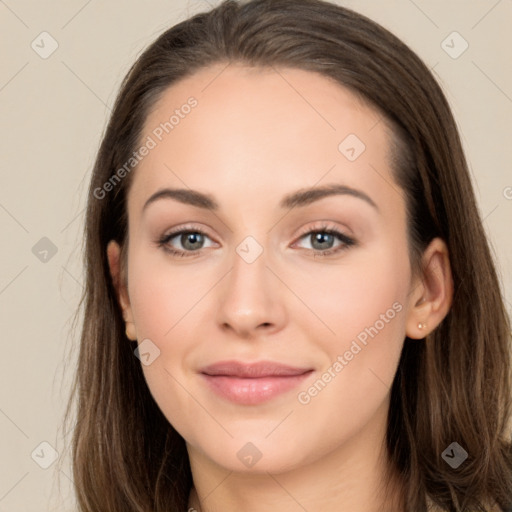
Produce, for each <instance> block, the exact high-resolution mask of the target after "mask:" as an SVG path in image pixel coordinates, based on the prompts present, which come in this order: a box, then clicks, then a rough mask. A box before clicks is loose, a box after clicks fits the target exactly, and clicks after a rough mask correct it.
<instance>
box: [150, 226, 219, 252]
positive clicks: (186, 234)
mask: <svg viewBox="0 0 512 512" xmlns="http://www.w3.org/2000/svg"><path fill="white" fill-rule="evenodd" d="M207 238H208V239H209V238H210V237H209V236H208V235H207V234H206V233H205V232H204V231H202V230H201V229H199V228H195V227H193V226H188V227H183V228H181V229H179V230H176V231H173V232H171V233H168V234H166V235H164V236H163V237H161V238H160V239H159V240H158V241H157V244H158V246H159V247H162V248H163V249H164V250H165V251H167V252H169V253H171V254H172V255H173V256H181V257H185V258H186V257H190V256H195V254H193V253H200V252H201V250H202V249H204V242H205V239H207ZM174 239H176V241H175V242H174V244H176V243H178V245H181V248H179V247H178V248H175V247H173V246H172V244H171V242H172V241H173V240H174Z"/></svg>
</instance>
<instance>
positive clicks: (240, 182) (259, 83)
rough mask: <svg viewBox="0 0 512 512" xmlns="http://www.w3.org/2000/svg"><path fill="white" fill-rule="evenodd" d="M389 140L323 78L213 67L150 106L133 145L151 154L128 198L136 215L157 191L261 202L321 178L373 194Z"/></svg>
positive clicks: (353, 100) (386, 173)
mask: <svg viewBox="0 0 512 512" xmlns="http://www.w3.org/2000/svg"><path fill="white" fill-rule="evenodd" d="M389 137H390V132H389V130H388V129H387V126H386V124H385V122H384V121H383V120H382V118H381V117H380V115H379V114H378V113H377V112H376V111H375V110H374V109H372V108H371V107H369V106H368V105H367V104H365V103H363V102H362V101H361V100H360V99H359V98H358V97H357V96H356V95H354V94H353V93H352V92H350V91H349V90H348V89H346V88H344V87H342V86H340V85H339V84H338V83H336V82H334V81H333V80H332V79H330V78H328V77H325V76H323V75H320V74H318V73H314V72H309V71H304V70H298V69H290V68H255V67H246V66H241V65H235V64H229V65H226V64H218V65H215V66H212V67H209V68H205V69H202V70H200V71H198V72H196V73H195V74H193V75H192V76H190V77H187V78H186V79H184V80H181V81H180V82H178V83H176V84H174V85H172V86H171V87H169V88H168V89H167V90H166V91H165V92H164V93H163V95H162V96H161V98H160V100H159V101H158V102H157V103H156V105H155V107H154V108H153V109H152V111H151V112H150V114H149V115H148V117H147V119H146V122H145V125H144V129H143V133H142V136H141V140H142V141H149V140H151V141H152V144H151V145H152V146H153V147H152V149H151V150H150V151H149V152H148V154H147V155H146V156H145V157H144V158H143V159H142V160H141V162H140V163H139V165H138V167H137V169H136V172H135V176H134V181H133V183H132V189H133V193H132V191H130V194H131V195H133V196H135V201H136V202H138V203H139V206H140V201H142V200H143V198H144V197H147V196H148V195H149V194H151V193H152V192H154V191H155V189H157V188H158V187H163V186H170V185H179V186H180V187H181V188H183V187H190V188H196V189H203V190H220V189H221V190H220V192H221V191H226V192H228V191H229V190H231V191H234V192H235V193H236V192H237V191H238V192H239V193H242V191H243V190H250V191H252V192H254V191H259V192H261V193H266V192H267V191H269V190H275V189H279V188H281V189H283V190H284V189H286V190H289V189H291V188H297V187H300V186H312V185H314V184H315V183H317V182H318V181H320V180H321V179H322V177H323V176H325V175H327V174H329V176H328V178H329V181H338V182H343V183H344V184H345V185H347V186H363V187H366V188H369V189H370V190H371V189H372V188H373V189H376V188H378V187H379V186H382V179H383V178H384V179H389V180H392V178H391V175H390V169H389V166H388V160H389V159H388V149H389ZM379 174H380V175H381V177H380V178H379V177H378V176H379ZM376 178H377V180H376ZM379 181H380V183H379Z"/></svg>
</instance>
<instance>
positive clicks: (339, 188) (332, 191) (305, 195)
mask: <svg viewBox="0 0 512 512" xmlns="http://www.w3.org/2000/svg"><path fill="white" fill-rule="evenodd" d="M333 195H348V196H352V197H356V198H358V199H361V200H363V201H365V202H366V203H368V204H369V205H371V206H372V207H373V208H375V209H376V210H377V211H378V210H379V208H378V206H377V205H376V204H375V202H374V201H373V200H372V198H371V197H370V196H368V195H367V194H365V193H364V192H362V191H361V190H357V189H355V188H351V187H347V186H345V185H340V184H337V183H333V184H330V185H324V186H322V187H312V188H304V189H300V190H297V191H296V192H293V193H292V194H288V195H286V196H285V197H284V198H283V199H282V200H281V202H280V203H279V206H280V207H281V208H282V209H292V208H297V207H301V206H307V205H309V204H311V203H313V202H315V201H318V200H320V199H323V198H324V197H329V196H333ZM160 199H175V200H176V201H179V202H180V203H183V204H188V205H191V206H196V207H198V208H203V209H205V210H211V211H218V210H219V204H218V203H217V201H215V199H214V198H213V196H211V195H210V194H204V193H202V192H198V191H197V190H192V189H185V188H163V189H161V190H157V191H156V192H155V193H154V194H153V195H151V197H150V198H149V199H148V200H147V201H146V202H145V203H144V206H143V207H142V212H144V211H145V210H146V209H147V207H148V206H149V205H150V204H151V203H154V202H155V201H157V200H160Z"/></svg>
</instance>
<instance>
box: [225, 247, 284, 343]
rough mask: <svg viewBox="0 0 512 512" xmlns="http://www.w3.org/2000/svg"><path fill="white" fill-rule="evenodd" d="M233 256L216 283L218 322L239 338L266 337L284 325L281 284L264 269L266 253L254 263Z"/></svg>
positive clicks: (273, 270)
mask: <svg viewBox="0 0 512 512" xmlns="http://www.w3.org/2000/svg"><path fill="white" fill-rule="evenodd" d="M248 261H250V260H246V259H244V258H243V257H242V256H240V255H239V254H238V253H235V254H234V257H233V267H232V269H231V271H230V272H229V273H228V275H227V276H226V277H225V278H224V279H223V280H222V283H219V284H220V287H219V290H218V295H217V298H218V300H219V303H218V304H219V306H218V308H219V309H218V322H219V325H220V327H221V328H222V329H223V330H225V331H232V332H234V333H236V334H237V335H238V336H239V337H242V338H255V337H258V336H261V335H263V334H265V335H269V334H271V333H275V332H277V331H279V330H281V329H282V328H283V326H284V325H285V323H286V319H287V318H286V307H285V300H286V297H285V293H284V288H285V287H284V285H283V284H282V282H281V281H280V280H279V279H278V278H277V277H276V272H275V269H272V270H270V269H269V268H268V266H267V265H268V264H269V261H268V258H267V257H266V251H265V250H264V251H263V252H262V254H260V255H259V256H258V258H257V259H256V260H255V261H252V262H248Z"/></svg>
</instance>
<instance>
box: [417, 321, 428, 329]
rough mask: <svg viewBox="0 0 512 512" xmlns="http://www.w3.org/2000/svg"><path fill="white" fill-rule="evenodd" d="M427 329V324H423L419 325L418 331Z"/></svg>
mask: <svg viewBox="0 0 512 512" xmlns="http://www.w3.org/2000/svg"><path fill="white" fill-rule="evenodd" d="M425 327H427V324H422V323H421V322H420V323H419V324H418V329H424V328H425Z"/></svg>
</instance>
